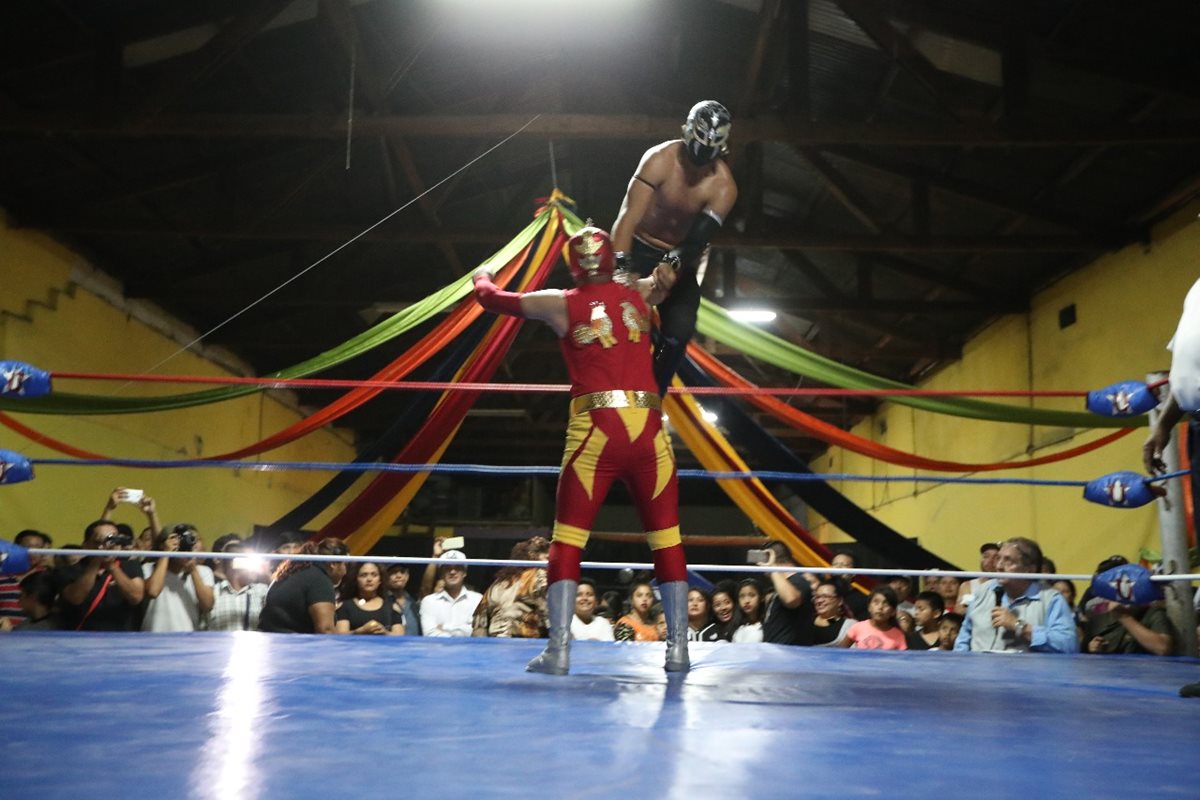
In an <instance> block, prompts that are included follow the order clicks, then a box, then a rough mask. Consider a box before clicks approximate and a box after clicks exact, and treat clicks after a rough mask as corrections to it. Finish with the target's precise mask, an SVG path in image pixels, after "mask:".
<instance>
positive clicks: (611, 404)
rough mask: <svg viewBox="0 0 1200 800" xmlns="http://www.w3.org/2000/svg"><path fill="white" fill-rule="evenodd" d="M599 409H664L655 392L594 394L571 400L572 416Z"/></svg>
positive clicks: (582, 395)
mask: <svg viewBox="0 0 1200 800" xmlns="http://www.w3.org/2000/svg"><path fill="white" fill-rule="evenodd" d="M597 408H662V398H660V397H659V396H658V394H656V393H655V392H615V391H614V392H592V393H591V394H581V395H579V396H578V397H572V398H571V416H575V415H576V414H582V413H584V412H586V411H592V410H593V409H597Z"/></svg>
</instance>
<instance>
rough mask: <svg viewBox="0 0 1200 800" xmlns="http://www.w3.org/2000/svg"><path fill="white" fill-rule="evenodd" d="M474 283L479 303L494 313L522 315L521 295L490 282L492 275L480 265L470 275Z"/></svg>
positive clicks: (476, 298)
mask: <svg viewBox="0 0 1200 800" xmlns="http://www.w3.org/2000/svg"><path fill="white" fill-rule="evenodd" d="M471 280H472V281H473V282H474V283H475V300H476V301H478V303H479V305H481V306H483V307H484V308H486V309H487V310H488V311H491V312H492V313H495V314H508V315H509V316H512V317H523V316H524V314H522V313H521V295H519V294H517V293H516V292H506V291H504V290H503V289H501V288H500V287H498V286H497V285H496V284H494V283H492V275H491V273H489V272H488V271H487V270H486V269H485V268H483V267H480V268H479V269H477V270H475V274H474V275H472V276H471Z"/></svg>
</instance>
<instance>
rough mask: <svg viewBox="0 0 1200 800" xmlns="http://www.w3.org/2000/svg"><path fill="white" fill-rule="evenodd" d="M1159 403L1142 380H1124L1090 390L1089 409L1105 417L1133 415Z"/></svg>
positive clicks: (1142, 412) (1144, 411) (1088, 397)
mask: <svg viewBox="0 0 1200 800" xmlns="http://www.w3.org/2000/svg"><path fill="white" fill-rule="evenodd" d="M1157 405H1158V398H1157V397H1155V396H1154V392H1152V391H1151V390H1150V387H1149V386H1147V385H1146V384H1144V383H1142V382H1141V381H1122V382H1121V383H1114V384H1112V385H1111V386H1105V387H1104V388H1103V389H1096V390H1095V391H1091V392H1088V396H1087V410H1088V411H1090V412H1092V413H1093V414H1100V415H1102V416H1105V417H1132V416H1136V415H1138V414H1145V413H1146V412H1147V411H1149V410H1151V409H1152V408H1154V407H1155V406H1157Z"/></svg>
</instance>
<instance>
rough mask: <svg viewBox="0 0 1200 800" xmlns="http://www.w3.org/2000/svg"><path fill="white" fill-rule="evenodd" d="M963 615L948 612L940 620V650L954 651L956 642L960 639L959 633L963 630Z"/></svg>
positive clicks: (938, 646)
mask: <svg viewBox="0 0 1200 800" xmlns="http://www.w3.org/2000/svg"><path fill="white" fill-rule="evenodd" d="M962 624H963V615H962V614H958V613H955V612H954V611H948V612H946V613H945V614H942V616H941V619H939V620H938V645H937V649H938V650H953V649H954V640H955V639H957V638H958V631H959V629H960V628H962Z"/></svg>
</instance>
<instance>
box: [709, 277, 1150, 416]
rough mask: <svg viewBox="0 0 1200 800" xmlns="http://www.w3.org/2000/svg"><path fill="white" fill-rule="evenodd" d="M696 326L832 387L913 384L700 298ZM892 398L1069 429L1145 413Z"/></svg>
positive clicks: (963, 399) (946, 411) (935, 409)
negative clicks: (819, 350)
mask: <svg viewBox="0 0 1200 800" xmlns="http://www.w3.org/2000/svg"><path fill="white" fill-rule="evenodd" d="M696 329H697V330H698V331H699V332H700V333H702V334H704V335H705V336H710V337H712V338H713V339H716V340H717V341H718V342H721V343H722V344H724V345H727V346H729V347H732V348H734V349H735V350H739V351H741V352H742V353H745V354H746V355H748V356H751V357H753V358H757V359H760V360H762V361H766V362H767V363H768V364H773V365H775V366H776V367H779V368H780V369H785V370H788V371H789V372H794V373H796V374H797V375H802V376H804V377H806V378H812V379H813V380H817V381H820V382H821V383H827V384H829V385H831V386H837V387H839V388H842V389H898V390H901V391H907V390H911V389H913V388H915V387H913V386H910V385H908V384H905V383H900V382H899V381H893V380H888V379H887V378H881V377H879V376H877V375H872V374H870V373H869V372H863V371H862V370H858V369H855V368H854V367H850V366H847V365H845V364H839V363H838V362H836V361H832V360H830V359H828V358H825V357H824V356H819V355H817V354H816V353H813V352H810V351H808V350H805V349H804V348H802V347H797V346H796V345H794V344H792V343H790V342H787V341H784V340H783V339H780V338H779V337H778V336H774V335H772V334H770V333H767V332H766V331H762V330H759V329H758V328H754V327H752V326H750V325H748V324H745V323H741V322H738V321H736V320H733V319H731V318H730V317H729V314H728V312H726V311H725V309H723V308H721V307H720V306H718V305H717V304H716V303H713V302H712V301H710V300H707V299H704V300H701V301H700V312H699V315H698V318H697V322H696ZM888 399H889V400H890V401H891V402H893V403H899V404H900V405H906V406H912V407H913V408H920V409H922V410H925V411H932V412H934V413H937V414H950V415H953V416H956V417H968V418H970V419H982V420H989V421H993V422H1016V423H1020V424H1023V425H1052V426H1058V427H1069V428H1130V427H1138V426H1144V425H1146V424H1147V419H1146V418H1145V417H1102V416H1100V415H1098V414H1091V413H1088V412H1086V411H1055V410H1051V409H1037V408H1021V407H1018V406H1012V405H1006V404H1004V403H991V402H987V401H985V400H978V399H975V398H970V397H912V396H903V395H901V396H896V397H890V398H888Z"/></svg>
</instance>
